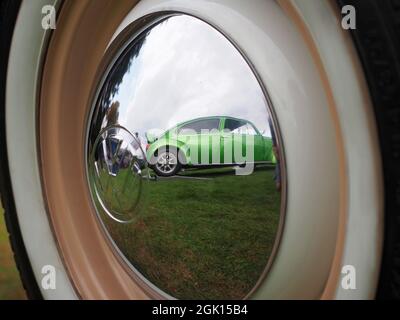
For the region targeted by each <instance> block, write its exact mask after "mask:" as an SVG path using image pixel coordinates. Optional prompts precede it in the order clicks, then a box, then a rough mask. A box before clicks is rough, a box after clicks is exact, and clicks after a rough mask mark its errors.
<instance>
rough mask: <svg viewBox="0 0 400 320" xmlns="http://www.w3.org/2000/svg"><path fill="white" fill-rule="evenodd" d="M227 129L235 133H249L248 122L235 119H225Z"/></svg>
mask: <svg viewBox="0 0 400 320" xmlns="http://www.w3.org/2000/svg"><path fill="white" fill-rule="evenodd" d="M224 130H225V131H229V132H231V133H234V134H246V133H247V123H246V122H244V121H240V120H235V119H226V120H225V128H224Z"/></svg>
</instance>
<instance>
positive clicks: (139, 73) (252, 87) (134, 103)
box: [88, 15, 281, 299]
mask: <svg viewBox="0 0 400 320" xmlns="http://www.w3.org/2000/svg"><path fill="white" fill-rule="evenodd" d="M280 152H281V151H280V150H279V145H278V140H277V135H276V132H275V130H274V126H273V122H272V120H271V118H270V117H269V106H268V103H267V100H266V97H265V95H264V93H263V90H262V89H261V87H260V85H259V83H258V81H257V79H256V77H255V75H254V73H253V72H252V70H251V68H250V67H249V65H248V64H247V62H246V61H245V59H244V58H243V56H242V55H241V54H240V52H239V51H238V50H237V49H236V48H235V47H234V46H233V45H232V44H231V43H230V42H229V41H228V40H227V39H226V38H225V37H224V36H223V35H222V34H221V33H219V32H218V31H216V30H215V29H214V28H212V27H211V26H209V25H208V24H207V23H205V22H203V21H201V20H199V19H196V18H194V17H191V16H186V15H170V16H168V17H165V18H164V19H162V20H161V21H158V22H157V23H155V24H153V25H152V26H150V27H149V28H148V29H147V30H146V31H144V32H142V34H140V35H139V36H138V37H136V38H135V39H134V40H133V41H132V42H131V43H130V45H129V46H128V47H127V49H125V50H124V51H123V53H122V54H121V55H120V57H119V58H118V59H117V60H116V62H115V64H114V65H113V66H112V68H111V71H110V72H109V73H108V75H107V76H106V78H105V82H104V85H103V87H102V88H101V90H100V93H99V97H98V99H97V101H96V105H95V109H94V113H93V117H92V119H91V123H90V132H89V146H88V169H89V177H90V187H91V192H92V196H93V199H94V203H95V206H96V208H97V210H98V213H99V216H100V218H101V220H102V222H103V225H104V227H105V228H106V229H107V231H108V233H109V235H110V237H111V239H112V240H113V242H114V243H115V245H116V246H117V247H118V249H119V251H120V252H121V253H122V254H123V255H124V257H125V258H126V260H127V261H129V263H130V264H131V266H132V268H134V269H135V270H136V271H137V272H139V273H140V274H141V275H142V276H144V277H145V278H146V279H147V280H149V281H150V282H151V283H152V284H154V285H155V286H157V287H158V288H159V289H160V290H161V291H163V292H165V293H166V294H168V295H170V296H173V297H176V298H185V299H241V298H244V297H246V296H247V295H248V294H249V292H250V291H251V290H252V288H253V287H254V286H255V284H256V283H257V281H258V280H259V279H260V276H261V275H262V273H263V271H264V269H265V267H266V265H267V262H268V259H269V257H270V255H271V252H272V248H273V246H274V243H275V238H276V233H277V230H278V224H279V221H280V188H281V174H280V163H279V158H280V157H279V155H280Z"/></svg>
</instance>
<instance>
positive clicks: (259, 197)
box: [103, 168, 280, 299]
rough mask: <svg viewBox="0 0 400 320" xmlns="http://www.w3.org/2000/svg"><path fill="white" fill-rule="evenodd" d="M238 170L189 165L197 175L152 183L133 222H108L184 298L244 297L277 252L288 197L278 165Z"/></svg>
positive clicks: (145, 266) (122, 243)
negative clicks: (278, 184)
mask: <svg viewBox="0 0 400 320" xmlns="http://www.w3.org/2000/svg"><path fill="white" fill-rule="evenodd" d="M232 173H233V171H232V169H230V168H224V169H208V170H197V171H190V170H188V171H185V173H183V175H186V176H190V177H192V178H174V177H173V178H167V179H158V180H157V181H148V182H146V186H145V192H144V194H145V195H146V196H145V199H144V203H143V206H142V207H141V210H140V212H137V213H136V216H135V220H134V221H133V222H132V223H130V224H120V223H117V222H114V221H113V220H111V219H110V218H109V217H107V216H105V215H104V216H103V221H104V222H105V224H106V227H107V229H108V231H109V233H110V235H111V236H112V238H113V239H114V241H115V242H116V244H117V245H118V247H119V248H120V249H121V251H122V252H123V253H124V254H125V256H126V258H127V259H128V260H129V261H130V262H131V263H132V264H133V265H134V266H135V267H136V268H137V269H138V270H139V271H140V272H141V273H142V274H143V275H144V276H145V277H146V278H147V279H149V280H150V281H151V282H152V283H154V284H155V285H157V286H158V287H159V288H161V289H162V290H164V291H165V292H167V293H169V294H171V295H173V296H174V297H176V298H183V299H185V298H186V299H241V298H243V297H244V296H245V295H247V294H248V293H249V291H250V290H251V289H252V288H253V286H254V285H255V283H256V282H257V280H258V279H259V277H260V275H261V273H262V271H263V270H264V268H265V266H266V263H267V260H268V258H269V256H270V254H271V250H272V247H273V244H274V241H275V236H276V232H277V228H278V223H279V212H280V194H279V193H278V192H277V191H276V190H275V185H274V181H273V170H272V169H271V168H263V169H260V170H257V171H255V172H254V173H253V174H252V175H250V176H235V175H233V174H232ZM195 177H201V179H195Z"/></svg>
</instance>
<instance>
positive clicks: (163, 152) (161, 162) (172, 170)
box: [153, 148, 181, 177]
mask: <svg viewBox="0 0 400 320" xmlns="http://www.w3.org/2000/svg"><path fill="white" fill-rule="evenodd" d="M154 162H155V164H154V165H153V169H154V171H155V172H156V174H157V175H158V176H161V177H172V176H174V175H176V174H177V173H179V171H180V170H181V164H180V162H179V159H178V153H177V152H176V151H175V150H170V149H168V148H166V149H160V150H158V151H157V156H155V160H154Z"/></svg>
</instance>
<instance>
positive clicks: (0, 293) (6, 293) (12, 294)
mask: <svg viewBox="0 0 400 320" xmlns="http://www.w3.org/2000/svg"><path fill="white" fill-rule="evenodd" d="M5 299H25V291H24V289H23V288H22V285H21V281H20V279H19V274H18V271H17V268H16V267H15V263H14V259H13V254H12V252H11V248H10V244H9V242H8V233H7V231H6V226H5V222H4V214H3V209H2V208H1V207H0V300H5Z"/></svg>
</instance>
